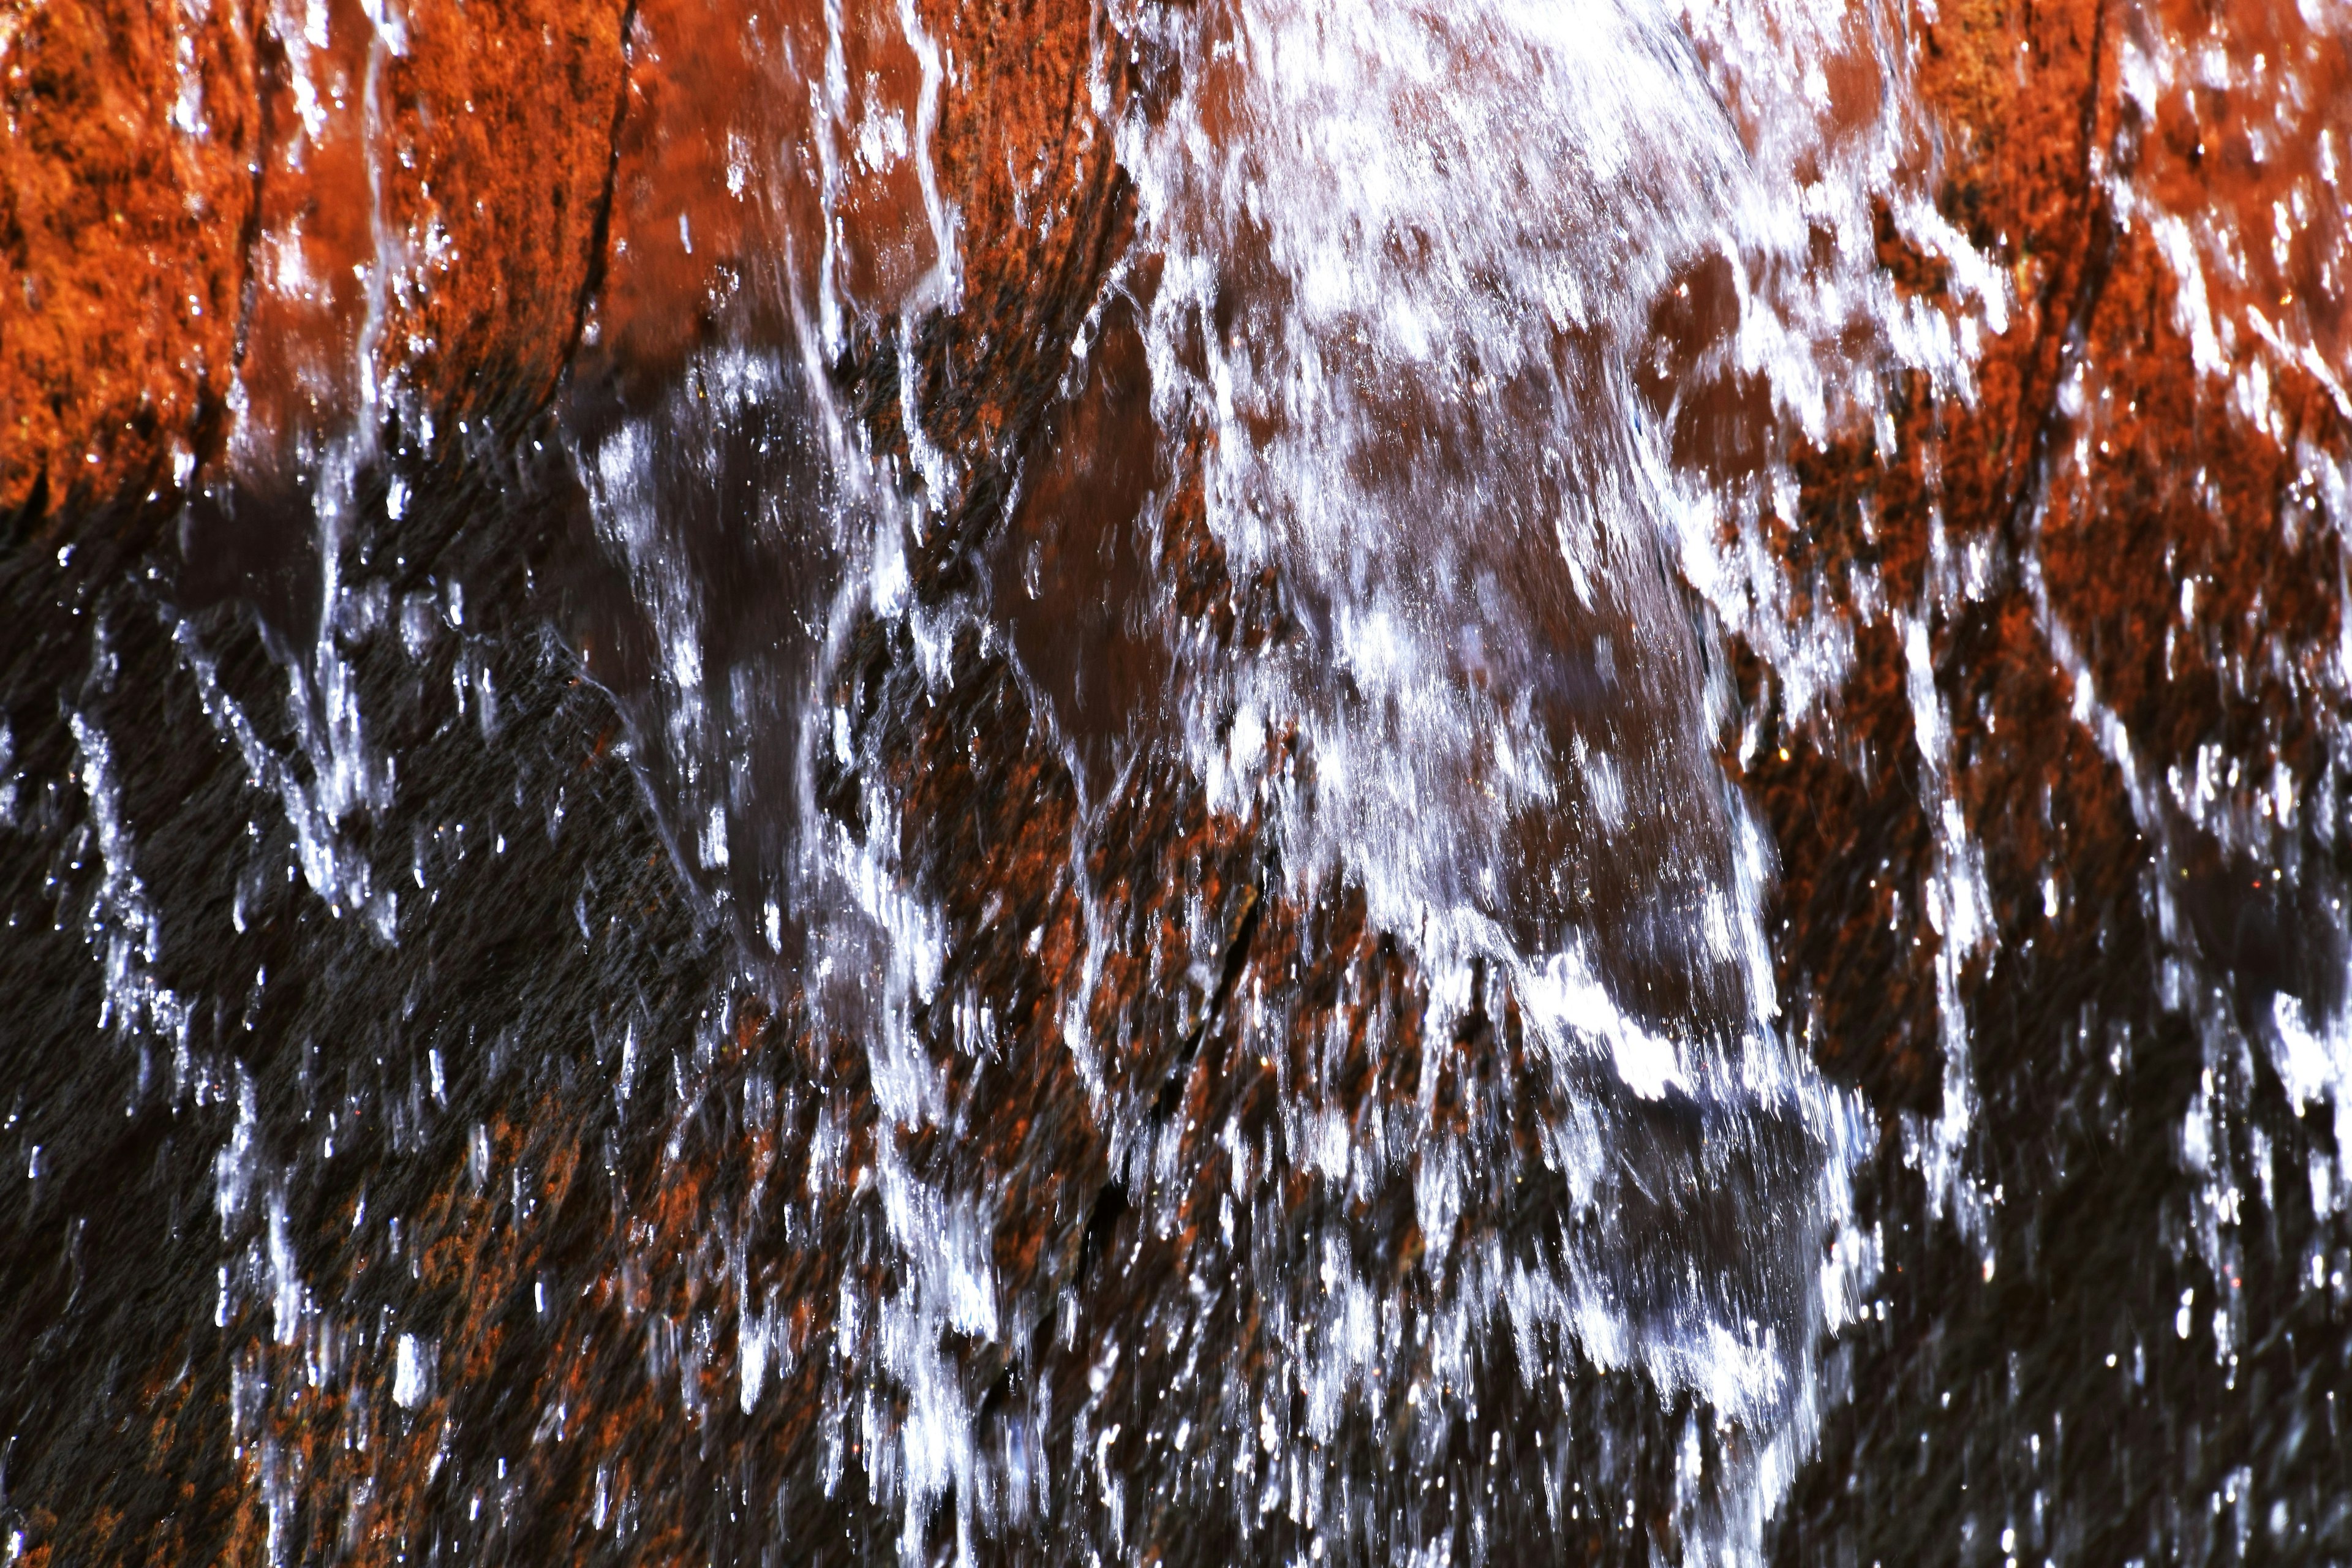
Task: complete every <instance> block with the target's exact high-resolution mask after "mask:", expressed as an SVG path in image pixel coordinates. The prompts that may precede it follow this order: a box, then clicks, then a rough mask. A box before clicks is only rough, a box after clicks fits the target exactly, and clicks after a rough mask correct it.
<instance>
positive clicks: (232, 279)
mask: <svg viewBox="0 0 2352 1568" xmlns="http://www.w3.org/2000/svg"><path fill="white" fill-rule="evenodd" d="M0 93H5V136H0V511H7V512H14V511H18V510H24V509H26V508H27V507H30V508H31V509H32V510H34V511H35V512H37V513H41V514H47V513H48V512H50V511H53V510H58V509H62V508H65V507H67V506H68V504H69V503H70V504H71V505H73V506H74V507H76V508H81V507H88V506H90V505H94V504H98V503H101V502H104V501H106V500H111V499H113V498H114V497H115V496H117V495H120V494H122V493H124V492H126V491H136V490H142V489H147V488H149V487H150V486H152V485H153V484H154V483H156V482H157V481H158V480H159V479H166V478H172V479H177V480H178V481H179V482H184V479H185V475H184V473H182V474H179V475H176V476H175V475H174V474H173V458H174V457H175V455H176V454H187V455H188V456H190V457H193V456H194V444H195V443H196V442H197V441H198V440H200V439H201V438H202V431H203V429H204V428H205V427H206V426H210V427H212V428H214V429H215V430H216V429H217V427H218V426H219V424H220V422H221V420H222V417H223V414H224V409H225V404H226V398H227V396H228V390H229V384H230V380H231V377H232V376H233V374H234V373H235V369H236V344H237V319H238V313H239V310H240V308H241V304H242V297H243V291H244V288H245V260H244V258H245V250H246V246H247V240H248V238H249V232H250V228H251V225H252V221H253V210H254V182H253V176H252V173H251V165H252V163H253V160H254V157H255V156H256V150H257V147H258V145H259V142H260V137H261V115H260V112H259V105H258V101H257V100H258V89H257V68H256V62H255V51H254V44H253V36H252V30H251V23H250V19H249V17H248V16H247V13H246V8H245V7H244V6H242V5H236V6H226V5H225V6H223V7H222V8H221V9H220V11H218V12H217V13H215V16H213V18H212V20H211V21H210V22H209V23H208V24H195V23H193V22H191V21H190V20H188V19H187V18H186V17H185V16H184V14H183V13H180V12H178V11H172V10H159V9H157V8H156V7H154V6H152V5H141V4H136V3H131V4H124V5H80V4H74V5H11V6H9V7H8V8H7V10H6V12H5V14H0ZM215 438H216V437H215Z"/></svg>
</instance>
